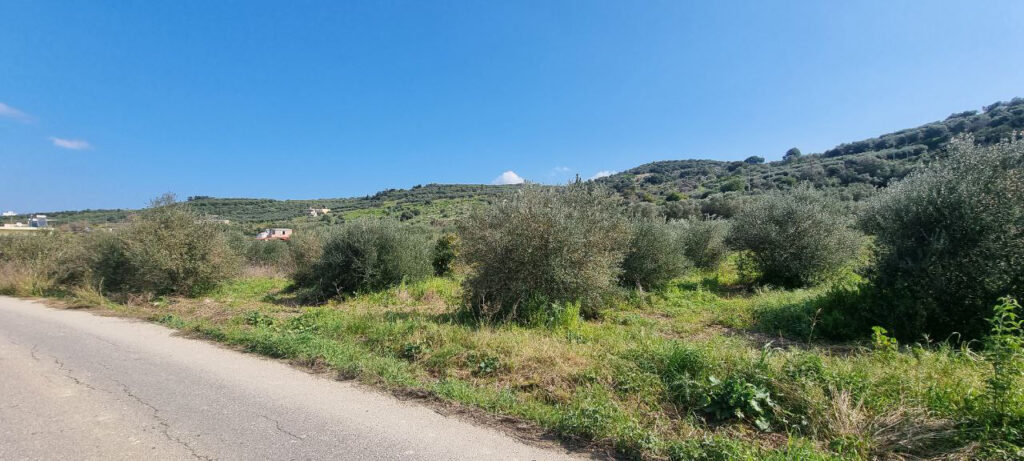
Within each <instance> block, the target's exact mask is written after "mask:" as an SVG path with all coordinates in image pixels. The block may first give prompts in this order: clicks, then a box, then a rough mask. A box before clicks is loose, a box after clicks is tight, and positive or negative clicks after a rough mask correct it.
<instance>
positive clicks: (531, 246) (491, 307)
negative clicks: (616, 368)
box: [459, 184, 629, 320]
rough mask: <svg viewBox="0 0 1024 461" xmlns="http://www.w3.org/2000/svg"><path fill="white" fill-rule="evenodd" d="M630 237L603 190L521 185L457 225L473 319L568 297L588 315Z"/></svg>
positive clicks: (523, 313)
mask: <svg viewBox="0 0 1024 461" xmlns="http://www.w3.org/2000/svg"><path fill="white" fill-rule="evenodd" d="M628 239H629V228H628V226H627V225H626V221H625V219H624V218H623V217H622V215H621V214H620V212H619V211H618V209H617V206H616V203H615V200H614V198H613V197H612V196H611V195H609V194H608V193H607V192H605V191H604V190H601V189H598V188H595V187H594V186H592V185H589V184H572V185H569V186H566V187H563V188H549V187H541V186H532V187H526V188H523V189H520V190H518V191H516V192H515V194H514V195H513V196H512V197H510V198H509V199H507V200H503V201H500V202H498V203H496V204H494V205H493V206H491V207H488V208H483V209H479V210H478V211H477V212H475V213H474V214H472V215H470V216H469V218H468V219H466V220H465V221H464V222H463V223H462V224H461V225H460V226H459V241H460V242H461V247H460V248H461V257H462V258H463V262H464V263H465V264H466V265H467V266H468V268H469V273H468V274H467V276H466V279H465V292H466V297H467V304H468V305H469V306H470V308H471V310H472V312H473V313H474V314H475V315H476V316H478V317H481V318H495V319H507V320H529V319H530V317H531V316H532V315H534V314H536V311H537V310H541V311H545V310H549V309H553V308H554V306H557V305H562V304H565V303H572V302H580V303H582V305H583V309H584V310H589V311H591V312H593V311H594V310H595V309H597V308H598V307H600V305H601V303H602V298H603V297H604V296H606V295H607V294H608V293H609V292H610V290H611V289H612V287H613V286H614V284H615V281H616V278H617V276H618V274H619V271H620V269H619V263H620V262H622V258H623V256H624V254H625V251H626V245H627V242H628Z"/></svg>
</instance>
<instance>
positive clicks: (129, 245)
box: [106, 204, 240, 295]
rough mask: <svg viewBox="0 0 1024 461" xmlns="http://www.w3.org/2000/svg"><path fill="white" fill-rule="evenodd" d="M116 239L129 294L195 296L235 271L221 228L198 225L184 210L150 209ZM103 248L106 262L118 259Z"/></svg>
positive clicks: (167, 206) (162, 206)
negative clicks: (136, 292) (120, 245)
mask: <svg viewBox="0 0 1024 461" xmlns="http://www.w3.org/2000/svg"><path fill="white" fill-rule="evenodd" d="M119 237H120V242H121V244H122V245H123V252H124V253H123V255H124V261H126V262H127V266H128V267H130V274H128V276H127V280H126V281H125V285H126V287H125V288H127V289H129V290H132V291H142V292H152V293H157V294H169V293H173V294H180V295H196V294H200V293H202V292H205V291H207V290H210V289H212V288H213V287H214V286H216V285H217V284H218V283H220V282H223V281H224V280H227V279H228V278H230V277H232V276H233V275H235V274H237V273H238V270H239V268H240V259H239V257H238V255H237V254H236V253H235V252H234V251H232V249H231V246H230V245H229V242H228V236H227V232H226V231H225V228H224V227H223V225H220V224H215V223H209V222H203V221H202V220H201V219H199V216H197V215H196V214H195V213H193V212H192V211H191V210H189V209H188V208H187V207H186V206H184V205H177V204H158V205H157V206H154V207H151V208H149V209H147V210H145V211H143V212H142V213H140V214H139V215H137V216H135V217H133V218H132V220H131V222H130V223H129V224H128V226H127V227H126V228H125V229H124V230H123V231H122V232H121V233H120V235H119ZM106 245H113V244H112V243H106ZM108 249H109V251H110V253H109V257H110V258H120V256H117V251H119V250H116V249H115V248H114V247H113V246H111V247H109V248H108ZM115 260H116V259H115Z"/></svg>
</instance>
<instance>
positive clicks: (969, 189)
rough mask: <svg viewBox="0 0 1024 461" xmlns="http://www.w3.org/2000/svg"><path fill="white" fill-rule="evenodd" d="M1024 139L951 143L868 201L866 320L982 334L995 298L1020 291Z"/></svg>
mask: <svg viewBox="0 0 1024 461" xmlns="http://www.w3.org/2000/svg"><path fill="white" fill-rule="evenodd" d="M1022 204H1024V142H1020V141H1016V142H1003V143H998V144H993V145H990V146H976V145H975V143H974V140H973V139H971V138H965V139H959V140H956V141H954V142H953V144H952V146H951V149H950V154H949V157H948V158H947V159H945V160H943V161H940V162H937V163H935V164H933V165H931V166H929V167H928V168H927V169H925V170H922V171H921V172H920V173H919V174H915V175H912V176H911V177H909V178H907V180H905V181H902V182H900V183H897V184H895V185H893V186H891V187H890V188H889V189H887V190H886V191H884V192H883V193H882V194H881V195H880V196H879V197H878V198H877V199H876V200H874V201H872V202H871V205H870V207H869V209H868V210H867V211H866V212H865V213H864V214H863V216H864V217H863V219H862V221H864V227H865V228H866V229H867V230H868V232H870V233H871V234H874V235H875V236H876V237H875V242H876V246H877V248H878V252H877V254H878V261H877V264H876V265H875V266H874V268H873V270H872V271H871V274H870V280H871V284H872V288H871V289H872V290H874V292H873V293H871V296H873V297H874V298H875V301H874V302H873V305H875V307H876V309H874V310H872V311H871V312H870V319H869V320H870V321H871V322H875V323H878V324H881V325H885V326H886V327H888V328H889V329H890V330H892V331H894V332H896V334H897V335H898V336H899V337H901V338H905V339H919V338H921V335H923V334H927V335H929V336H931V337H933V338H937V339H945V338H948V337H950V335H958V336H959V338H958V339H964V340H967V339H978V338H981V337H982V336H983V335H984V334H985V333H986V332H987V331H988V325H987V323H986V322H985V319H986V318H987V317H988V314H989V309H990V308H991V306H992V305H993V304H995V303H996V301H997V300H998V299H999V298H1000V297H1002V296H1007V295H1012V296H1016V297H1021V296H1024V205H1022Z"/></svg>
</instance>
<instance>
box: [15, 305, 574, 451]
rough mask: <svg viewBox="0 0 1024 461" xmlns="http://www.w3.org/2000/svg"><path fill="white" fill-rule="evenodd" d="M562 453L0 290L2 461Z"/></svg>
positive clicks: (284, 368)
mask: <svg viewBox="0 0 1024 461" xmlns="http://www.w3.org/2000/svg"><path fill="white" fill-rule="evenodd" d="M193 458H198V459H246V460H250V459H274V460H286V459H342V460H376V459H403V460H404V459H408V460H414V459H423V460H442V459H515V460H531V459H536V460H540V459H568V458H570V455H569V454H568V453H567V452H566V451H565V450H562V449H560V448H558V447H546V448H541V447H538V446H535V445H532V444H525V443H523V442H521V441H519V440H517V439H515V438H512V437H510V436H508V435H505V434H503V433H501V432H499V431H497V430H494V429H491V428H486V427H480V426H477V425H474V424H471V423H469V422H467V421H464V420H461V419H458V418H454V417H447V416H443V415H441V414H438V413H437V412H435V411H433V410H431V409H429V408H427V407H424V406H421V405H417V404H415V403H410V402H403V401H400V400H398V399H395V398H393V397H391V396H388V395H384V394H381V393H378V392H374V391H372V390H368V389H365V388H362V387H360V386H358V385H355V384H352V383H345V382H339V381H335V380H331V379H326V378H322V377H318V376H314V375H310V374H308V373H305V372H303V371H300V370H297V369H295V368H292V367H290V366H288V365H286V364H283V363H280V362H277V361H273V360H268V359H263V358H260V357H256V356H252V355H247V354H243V353H239V352H235V351H231V350H228V349H224V348H221V347H218V346H216V345H213V344H209V343H206V342H203V341H198V340H192V339H187V338H182V337H177V336H174V335H173V331H172V330H169V329H167V328H164V327H161V326H158V325H153V324H148V323H144V322H139V321H132V320H127V319H122V318H114V317H103V316H98V315H93V314H90V313H87V312H80V311H68V310H60V309H53V308H49V307H45V306H43V305H42V304H39V303H35V302H31V301H24V300H18V299H13V298H7V297H0V459H3V460H21V459H76V460H78V459H96V460H100V459H102V460H116V459H132V460H137V459H146V460H147V461H150V460H162V459H193Z"/></svg>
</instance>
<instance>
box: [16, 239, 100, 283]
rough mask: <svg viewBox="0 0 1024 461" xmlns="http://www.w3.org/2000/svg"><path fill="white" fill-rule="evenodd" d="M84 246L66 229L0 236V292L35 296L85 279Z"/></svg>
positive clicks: (86, 275)
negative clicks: (0, 283) (0, 265)
mask: <svg viewBox="0 0 1024 461" xmlns="http://www.w3.org/2000/svg"><path fill="white" fill-rule="evenodd" d="M84 250H85V249H84V247H83V245H81V243H80V242H79V239H78V238H77V236H75V235H72V234H67V233H60V232H54V233H40V234H36V235H3V236H0V263H3V265H4V267H3V268H0V269H2V270H3V271H4V272H5V274H4V277H3V278H5V279H6V280H5V282H4V283H3V285H4V286H2V287H0V292H3V293H5V294H15V295H33V296H38V295H43V294H45V293H46V292H47V291H50V290H53V289H56V288H59V287H60V286H61V285H70V284H76V283H80V282H82V281H84V280H87V279H88V276H89V264H88V260H87V259H86V256H87V255H86V253H85V251H84Z"/></svg>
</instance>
